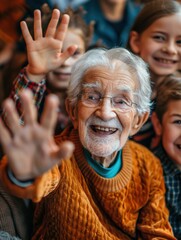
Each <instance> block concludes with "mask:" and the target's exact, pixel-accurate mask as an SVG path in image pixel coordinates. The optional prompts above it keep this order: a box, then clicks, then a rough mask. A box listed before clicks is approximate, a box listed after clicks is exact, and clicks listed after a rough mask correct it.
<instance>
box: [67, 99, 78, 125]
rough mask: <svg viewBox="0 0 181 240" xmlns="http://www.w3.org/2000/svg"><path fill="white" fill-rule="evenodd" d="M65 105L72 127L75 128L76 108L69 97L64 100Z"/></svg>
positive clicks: (76, 123)
mask: <svg viewBox="0 0 181 240" xmlns="http://www.w3.org/2000/svg"><path fill="white" fill-rule="evenodd" d="M65 107H66V110H67V112H68V114H69V117H70V119H71V121H72V124H73V126H74V128H75V129H77V127H78V120H77V108H76V107H75V106H74V107H73V106H72V104H70V101H69V99H66V100H65Z"/></svg>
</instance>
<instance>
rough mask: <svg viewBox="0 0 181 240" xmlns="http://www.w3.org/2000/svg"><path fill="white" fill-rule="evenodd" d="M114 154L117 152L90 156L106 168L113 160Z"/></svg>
mask: <svg viewBox="0 0 181 240" xmlns="http://www.w3.org/2000/svg"><path fill="white" fill-rule="evenodd" d="M116 155H117V152H114V153H113V154H111V155H110V156H108V157H98V156H95V155H92V158H93V159H94V160H95V161H96V162H98V163H100V164H101V165H102V166H103V167H106V168H108V167H109V166H110V165H111V164H112V163H113V162H114V160H115V158H116Z"/></svg>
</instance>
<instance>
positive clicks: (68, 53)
mask: <svg viewBox="0 0 181 240" xmlns="http://www.w3.org/2000/svg"><path fill="white" fill-rule="evenodd" d="M76 50H77V45H72V46H70V47H68V48H67V49H66V50H65V52H63V53H62V54H61V59H60V65H62V63H63V62H65V61H66V60H67V59H68V58H69V57H71V56H72V55H73V54H74V53H75V51H76Z"/></svg>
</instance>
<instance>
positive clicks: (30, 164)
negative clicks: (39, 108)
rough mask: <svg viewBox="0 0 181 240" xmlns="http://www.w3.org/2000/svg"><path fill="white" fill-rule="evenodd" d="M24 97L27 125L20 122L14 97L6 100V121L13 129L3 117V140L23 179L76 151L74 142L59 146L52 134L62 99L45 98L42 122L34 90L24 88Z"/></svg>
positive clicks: (0, 136) (0, 133) (12, 165)
mask: <svg viewBox="0 0 181 240" xmlns="http://www.w3.org/2000/svg"><path fill="white" fill-rule="evenodd" d="M21 100H22V104H23V110H24V121H25V126H21V125H20V124H19V117H18V113H17V111H16V109H15V106H14V103H13V101H12V100H11V99H7V100H6V101H5V102H4V108H5V111H6V121H7V125H8V127H9V129H10V132H11V133H10V132H9V130H8V128H7V127H6V126H5V125H4V124H3V121H2V120H1V121H0V141H1V144H2V146H3V150H4V152H5V154H6V155H7V158H8V164H9V167H10V169H11V170H12V172H13V173H14V175H15V176H16V178H17V179H19V180H28V179H32V178H36V177H37V176H39V175H41V174H42V173H44V172H46V171H48V170H49V169H51V168H52V167H53V166H54V165H55V164H60V163H61V160H62V159H66V158H68V157H70V156H71V155H72V152H73V149H74V146H73V144H72V143H71V142H68V141H66V142H63V143H62V144H61V145H60V146H57V145H56V144H55V142H54V139H53V137H52V135H53V132H54V126H55V123H56V119H57V111H56V109H57V107H58V99H57V97H56V96H54V95H51V94H50V95H49V96H48V97H47V99H46V102H45V108H44V111H43V114H42V118H41V123H40V124H39V123H38V122H37V119H36V118H37V113H36V109H35V106H34V104H33V100H32V96H31V92H30V91H29V90H24V91H22V94H21Z"/></svg>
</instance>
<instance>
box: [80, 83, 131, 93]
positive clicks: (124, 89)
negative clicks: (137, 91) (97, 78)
mask: <svg viewBox="0 0 181 240" xmlns="http://www.w3.org/2000/svg"><path fill="white" fill-rule="evenodd" d="M82 86H83V88H101V84H100V83H99V82H92V83H83V84H82ZM117 89H118V90H120V91H122V92H133V90H132V89H131V88H130V86H127V85H123V86H118V87H117Z"/></svg>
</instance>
